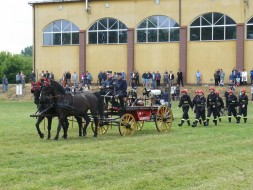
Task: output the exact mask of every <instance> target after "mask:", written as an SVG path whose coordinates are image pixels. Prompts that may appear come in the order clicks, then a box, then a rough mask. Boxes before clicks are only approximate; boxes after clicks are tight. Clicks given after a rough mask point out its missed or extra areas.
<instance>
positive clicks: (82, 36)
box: [79, 30, 86, 80]
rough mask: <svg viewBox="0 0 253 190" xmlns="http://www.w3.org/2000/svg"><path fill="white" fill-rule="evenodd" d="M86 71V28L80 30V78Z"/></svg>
mask: <svg viewBox="0 0 253 190" xmlns="http://www.w3.org/2000/svg"><path fill="white" fill-rule="evenodd" d="M84 71H86V30H80V32H79V80H81V75H82V72H84Z"/></svg>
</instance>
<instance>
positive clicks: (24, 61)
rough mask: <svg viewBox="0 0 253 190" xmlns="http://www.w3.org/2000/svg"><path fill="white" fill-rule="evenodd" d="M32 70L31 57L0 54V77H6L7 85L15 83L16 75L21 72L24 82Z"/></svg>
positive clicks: (7, 53) (6, 53)
mask: <svg viewBox="0 0 253 190" xmlns="http://www.w3.org/2000/svg"><path fill="white" fill-rule="evenodd" d="M31 70H32V57H31V56H24V55H21V54H16V55H12V54H10V53H9V52H0V77H2V76H3V75H6V77H7V78H8V81H9V83H16V74H17V73H19V72H21V71H22V72H23V73H24V74H25V75H26V76H27V77H26V82H27V81H28V80H29V74H30V73H31Z"/></svg>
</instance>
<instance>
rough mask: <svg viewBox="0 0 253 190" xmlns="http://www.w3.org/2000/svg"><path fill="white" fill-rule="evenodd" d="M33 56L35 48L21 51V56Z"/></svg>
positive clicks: (29, 47)
mask: <svg viewBox="0 0 253 190" xmlns="http://www.w3.org/2000/svg"><path fill="white" fill-rule="evenodd" d="M32 54H33V47H32V46H27V47H26V48H25V49H23V50H22V51H21V55H24V56H28V57H32Z"/></svg>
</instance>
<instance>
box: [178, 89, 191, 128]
mask: <svg viewBox="0 0 253 190" xmlns="http://www.w3.org/2000/svg"><path fill="white" fill-rule="evenodd" d="M181 93H182V96H181V98H180V102H179V105H178V107H179V108H180V107H182V109H183V117H182V119H181V123H179V124H178V126H182V125H183V123H184V122H185V121H187V124H188V126H190V125H191V123H190V119H189V115H188V111H189V108H193V104H192V101H191V98H190V96H189V95H188V94H187V89H183V90H181Z"/></svg>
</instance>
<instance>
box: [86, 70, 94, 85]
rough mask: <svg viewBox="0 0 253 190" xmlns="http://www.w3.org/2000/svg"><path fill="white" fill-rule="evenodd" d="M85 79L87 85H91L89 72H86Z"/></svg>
mask: <svg viewBox="0 0 253 190" xmlns="http://www.w3.org/2000/svg"><path fill="white" fill-rule="evenodd" d="M86 77H87V84H88V85H91V81H92V80H93V78H92V74H91V73H90V72H88V71H87V72H86Z"/></svg>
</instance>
